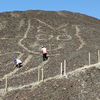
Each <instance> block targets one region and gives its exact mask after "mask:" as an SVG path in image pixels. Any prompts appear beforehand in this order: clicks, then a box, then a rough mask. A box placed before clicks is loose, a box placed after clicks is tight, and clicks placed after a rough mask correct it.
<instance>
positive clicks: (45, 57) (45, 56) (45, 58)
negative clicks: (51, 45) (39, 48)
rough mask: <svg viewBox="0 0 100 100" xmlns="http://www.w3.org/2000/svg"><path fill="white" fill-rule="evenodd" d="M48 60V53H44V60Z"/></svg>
mask: <svg viewBox="0 0 100 100" xmlns="http://www.w3.org/2000/svg"><path fill="white" fill-rule="evenodd" d="M45 60H47V53H44V54H43V61H45Z"/></svg>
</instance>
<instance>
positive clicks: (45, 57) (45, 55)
mask: <svg viewBox="0 0 100 100" xmlns="http://www.w3.org/2000/svg"><path fill="white" fill-rule="evenodd" d="M41 51H42V54H43V62H44V61H45V60H47V59H48V57H47V49H46V48H45V47H44V46H42V49H41Z"/></svg>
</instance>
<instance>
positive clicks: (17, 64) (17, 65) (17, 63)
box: [13, 59, 22, 68]
mask: <svg viewBox="0 0 100 100" xmlns="http://www.w3.org/2000/svg"><path fill="white" fill-rule="evenodd" d="M13 61H14V63H15V67H18V68H20V67H21V64H22V61H21V60H19V59H13Z"/></svg>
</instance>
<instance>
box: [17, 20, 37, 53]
mask: <svg viewBox="0 0 100 100" xmlns="http://www.w3.org/2000/svg"><path fill="white" fill-rule="evenodd" d="M30 26H31V23H30V20H28V28H27V30H26V32H25V34H24V36H23V38H22V39H20V40H19V42H18V45H20V46H21V47H22V48H24V49H25V50H26V51H28V52H30V53H34V54H39V53H38V52H33V51H31V50H29V49H28V48H27V47H25V46H24V45H23V44H22V43H21V42H22V41H23V40H24V39H25V38H27V34H28V32H29V30H30Z"/></svg>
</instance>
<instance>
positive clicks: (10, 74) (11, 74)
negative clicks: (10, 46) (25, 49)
mask: <svg viewBox="0 0 100 100" xmlns="http://www.w3.org/2000/svg"><path fill="white" fill-rule="evenodd" d="M22 56H23V53H22V54H20V55H19V56H18V59H20V58H21V57H22ZM18 70H19V69H15V70H14V71H13V72H10V73H8V74H6V75H4V76H3V78H2V79H0V80H3V79H5V78H6V77H10V76H13V75H14V74H15V73H16V72H17V71H18Z"/></svg>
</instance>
